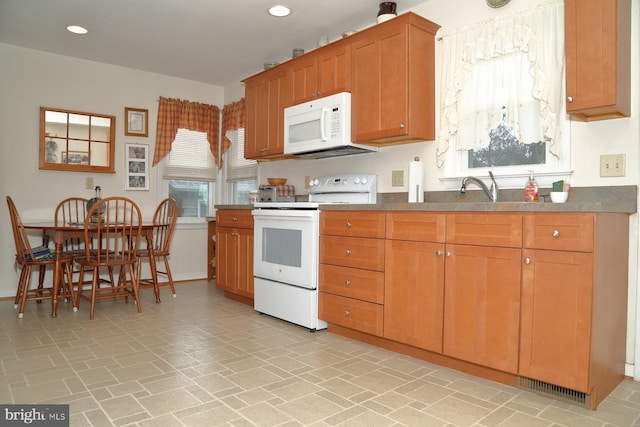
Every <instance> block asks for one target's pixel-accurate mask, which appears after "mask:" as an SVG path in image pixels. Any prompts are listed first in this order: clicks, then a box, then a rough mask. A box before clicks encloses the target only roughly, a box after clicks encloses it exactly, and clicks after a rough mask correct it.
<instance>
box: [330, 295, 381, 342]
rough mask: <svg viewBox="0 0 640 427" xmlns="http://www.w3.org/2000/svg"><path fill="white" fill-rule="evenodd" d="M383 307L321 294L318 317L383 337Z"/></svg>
mask: <svg viewBox="0 0 640 427" xmlns="http://www.w3.org/2000/svg"><path fill="white" fill-rule="evenodd" d="M383 314H384V310H383V306H382V305H380V304H374V303H371V302H364V301H360V300H357V299H352V298H345V297H341V296H337V295H331V294H327V293H325V292H320V297H319V300H318V317H319V318H320V319H322V320H324V321H325V322H328V323H333V324H334V325H339V326H344V327H345V328H350V329H355V330H357V331H361V332H365V333H367V334H371V335H377V336H380V337H381V336H382V328H383Z"/></svg>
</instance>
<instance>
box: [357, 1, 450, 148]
mask: <svg viewBox="0 0 640 427" xmlns="http://www.w3.org/2000/svg"><path fill="white" fill-rule="evenodd" d="M439 28H440V26H439V25H437V24H434V23H433V22H431V21H428V20H426V19H424V18H422V17H420V16H418V15H416V14H414V13H411V12H409V13H406V14H403V15H400V16H398V17H397V18H394V19H391V20H389V21H387V22H384V23H382V24H379V25H376V26H375V27H372V28H370V29H368V30H366V31H363V32H361V33H356V34H355V35H353V36H352V37H353V41H352V45H351V52H352V53H351V56H352V74H351V79H352V80H351V90H352V96H351V99H352V101H351V103H352V112H351V135H352V138H351V139H352V140H353V142H359V143H367V144H371V145H391V144H398V143H407V142H416V141H425V140H434V139H435V67H434V61H435V53H434V43H435V34H436V31H438V29H439Z"/></svg>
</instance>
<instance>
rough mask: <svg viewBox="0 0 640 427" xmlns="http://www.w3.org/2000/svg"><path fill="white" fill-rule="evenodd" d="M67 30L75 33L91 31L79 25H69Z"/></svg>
mask: <svg viewBox="0 0 640 427" xmlns="http://www.w3.org/2000/svg"><path fill="white" fill-rule="evenodd" d="M67 31H69V32H70V33H73V34H87V33H88V32H89V30H87V29H86V28H84V27H81V26H79V25H69V26H68V27H67Z"/></svg>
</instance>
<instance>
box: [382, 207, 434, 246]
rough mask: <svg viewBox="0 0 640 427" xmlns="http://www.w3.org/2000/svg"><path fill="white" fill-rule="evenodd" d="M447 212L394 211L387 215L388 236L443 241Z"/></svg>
mask: <svg viewBox="0 0 640 427" xmlns="http://www.w3.org/2000/svg"><path fill="white" fill-rule="evenodd" d="M445 219H446V216H445V214H433V213H414V212H393V213H388V214H387V215H386V237H387V239H393V240H410V241H414V242H435V243H443V242H444V235H445V224H446V222H445Z"/></svg>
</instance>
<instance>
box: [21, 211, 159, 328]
mask: <svg viewBox="0 0 640 427" xmlns="http://www.w3.org/2000/svg"><path fill="white" fill-rule="evenodd" d="M23 225H24V228H25V229H28V230H41V231H42V232H44V233H45V234H46V235H47V236H49V238H50V239H51V238H52V239H53V243H54V254H53V259H54V264H53V296H52V298H51V317H56V316H57V311H58V291H59V289H60V286H61V285H62V273H63V271H62V264H61V262H60V260H61V258H62V255H63V249H64V248H63V246H64V242H65V240H66V239H69V238H72V237H84V224H82V223H71V224H56V223H55V222H54V221H43V222H32V223H24V224H23ZM160 226H163V225H162V224H153V223H144V222H143V223H142V237H144V238H145V240H146V243H147V250H148V251H149V265H150V268H151V277H153V278H155V277H157V272H156V261H155V256H154V253H153V230H154V228H156V227H160ZM153 288H154V292H155V295H156V302H160V288H159V287H158V284H157V283H154V287H153Z"/></svg>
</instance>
